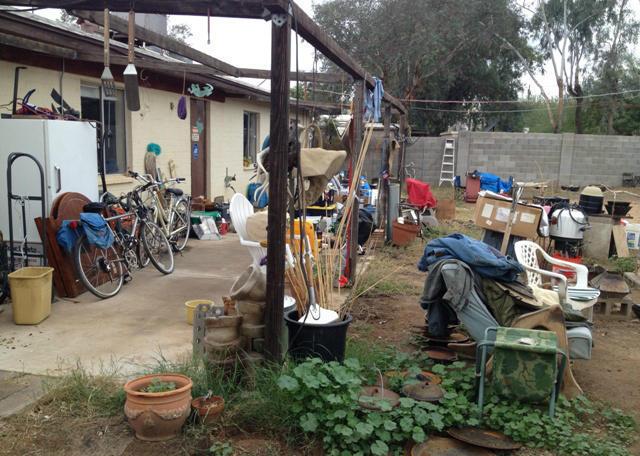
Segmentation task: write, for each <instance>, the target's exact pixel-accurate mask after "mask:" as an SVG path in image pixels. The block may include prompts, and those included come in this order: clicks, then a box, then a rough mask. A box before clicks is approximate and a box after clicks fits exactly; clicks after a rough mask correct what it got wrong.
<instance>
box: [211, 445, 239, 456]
mask: <svg viewBox="0 0 640 456" xmlns="http://www.w3.org/2000/svg"><path fill="white" fill-rule="evenodd" d="M209 453H211V454H212V455H213V456H231V455H232V454H233V447H232V446H231V444H229V443H228V442H216V443H214V444H213V445H211V448H209Z"/></svg>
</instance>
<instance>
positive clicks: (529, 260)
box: [514, 241, 600, 321]
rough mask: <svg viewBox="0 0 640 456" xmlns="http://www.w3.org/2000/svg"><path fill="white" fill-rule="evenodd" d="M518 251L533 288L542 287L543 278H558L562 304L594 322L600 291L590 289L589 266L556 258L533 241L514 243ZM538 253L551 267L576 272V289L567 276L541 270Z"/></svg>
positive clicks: (558, 290)
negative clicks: (570, 284)
mask: <svg viewBox="0 0 640 456" xmlns="http://www.w3.org/2000/svg"><path fill="white" fill-rule="evenodd" d="M514 250H515V253H516V258H517V260H518V262H519V263H520V264H521V265H522V266H524V268H525V271H526V274H527V281H528V283H529V285H530V286H536V287H540V288H542V278H543V276H546V277H549V278H553V279H556V280H557V282H558V283H557V286H556V287H554V290H555V291H557V293H558V296H559V298H560V302H561V303H564V304H567V305H569V307H571V308H572V309H573V310H576V311H580V312H583V314H584V315H585V316H586V317H587V318H588V319H589V320H590V321H591V320H592V319H593V305H594V304H595V303H596V302H597V301H598V297H599V296H600V290H597V289H595V288H591V287H590V286H589V270H588V269H587V267H586V266H584V265H582V264H576V263H571V262H569V261H563V260H559V259H557V258H553V257H552V256H550V255H548V254H547V252H545V251H544V250H543V249H542V247H540V246H539V245H538V244H536V243H535V242H532V241H518V242H516V243H515V244H514ZM538 253H540V254H541V255H542V257H543V258H544V259H545V260H546V261H547V262H548V263H550V264H555V265H557V266H562V267H563V268H568V269H573V270H574V271H575V274H576V284H575V286H567V277H566V276H564V275H562V274H558V273H556V272H552V271H547V270H544V269H541V268H540V265H539V264H538Z"/></svg>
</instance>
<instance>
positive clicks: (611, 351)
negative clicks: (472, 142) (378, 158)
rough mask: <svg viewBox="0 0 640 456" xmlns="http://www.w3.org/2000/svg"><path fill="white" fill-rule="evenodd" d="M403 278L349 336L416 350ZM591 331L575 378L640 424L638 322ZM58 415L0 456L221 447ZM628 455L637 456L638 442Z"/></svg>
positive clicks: (10, 429) (0, 449)
mask: <svg viewBox="0 0 640 456" xmlns="http://www.w3.org/2000/svg"><path fill="white" fill-rule="evenodd" d="M639 206H640V205H639ZM471 208H472V206H471V207H469V206H468V205H460V207H459V211H458V213H459V218H460V219H462V220H463V223H464V221H468V219H469V217H470V215H471V214H472V212H471ZM421 248H422V246H421V245H416V246H414V248H412V249H407V250H406V251H398V254H397V255H396V260H397V261H401V262H402V263H405V264H407V265H410V264H412V263H413V264H415V262H416V261H417V259H418V257H419V255H420V252H421ZM404 279H405V280H406V281H408V282H410V283H411V284H413V285H415V290H414V291H415V293H409V294H406V295H403V296H377V297H367V298H361V299H360V300H359V302H358V304H357V305H356V306H355V307H354V308H353V313H354V317H355V318H354V323H353V325H352V328H351V330H350V337H352V338H354V339H361V340H367V341H372V342H373V343H377V344H380V345H384V346H395V347H398V348H399V349H401V350H410V349H414V347H413V346H412V345H411V343H412V341H413V332H414V331H415V330H416V329H418V328H419V327H421V326H423V325H424V312H423V311H422V309H421V308H420V307H419V304H418V299H419V291H420V290H421V288H422V285H423V282H424V279H425V275H424V273H421V272H419V271H417V269H413V270H412V269H410V268H408V269H407V270H406V272H405V276H404ZM633 295H634V297H637V298H638V300H637V301H636V302H640V290H634V293H633ZM594 328H595V329H594V343H595V346H594V349H593V358H592V359H591V360H589V361H576V362H574V364H573V367H572V368H573V371H574V374H575V377H576V379H577V381H578V383H579V384H580V385H581V386H582V388H583V389H584V391H585V393H586V394H587V396H588V397H589V398H591V399H593V400H599V401H606V402H609V403H610V404H612V405H613V406H615V407H619V408H620V409H622V410H623V411H625V412H627V413H629V414H632V415H633V416H635V418H636V419H637V420H638V421H640V381H639V379H640V349H639V348H640V344H639V343H638V341H640V320H638V319H637V318H634V319H632V320H626V321H625V320H620V319H619V318H615V317H601V316H596V319H595V326H594ZM55 410H56V409H55V408H52V407H49V405H48V404H46V403H45V404H39V405H38V406H36V407H35V408H30V409H28V410H26V411H25V412H23V413H21V414H19V415H16V416H13V417H11V418H9V419H5V420H2V421H0V456H5V455H6V456H9V455H11V456H13V455H65V456H66V455H71V456H81V455H87V454H92V455H96V456H112V455H113V456H119V455H126V456H134V455H135V456H139V455H140V456H151V455H154V456H155V455H159V454H167V455H179V454H184V455H187V454H210V453H207V451H206V449H208V448H210V447H211V445H213V444H214V443H216V442H213V441H210V440H207V441H196V442H194V440H193V438H191V439H190V438H189V436H183V437H182V438H179V439H174V440H172V441H169V442H164V443H149V442H141V441H138V440H136V439H135V437H134V436H133V435H132V432H131V430H130V428H129V426H128V425H127V423H126V422H125V419H124V416H117V417H112V418H100V419H94V420H90V421H87V420H83V419H69V418H65V417H62V416H58V415H56V413H55ZM226 432H230V431H229V430H227V431H226ZM219 438H220V441H227V442H231V443H232V444H233V447H234V449H235V450H236V451H237V453H235V454H244V455H256V456H259V455H264V456H269V455H285V454H293V453H292V451H291V450H290V449H287V448H285V447H283V446H282V445H281V444H279V443H278V441H277V440H273V439H264V438H263V437H262V436H259V435H255V434H249V435H247V434H244V433H242V432H241V431H233V433H231V434H220V436H219ZM630 451H631V454H634V455H640V443H636V444H635V446H634V447H633V448H631V449H630ZM518 454H519V455H523V456H524V455H535V456H542V455H548V454H549V453H547V452H539V451H534V450H525V451H521V452H520V453H518Z"/></svg>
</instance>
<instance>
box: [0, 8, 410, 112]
mask: <svg viewBox="0 0 640 456" xmlns="http://www.w3.org/2000/svg"><path fill="white" fill-rule="evenodd" d="M130 4H131V2H130V0H105V1H103V2H96V1H94V0H70V1H69V6H72V7H73V8H74V9H76V10H90V11H102V9H103V8H104V7H105V6H107V7H108V8H109V9H110V10H112V11H121V12H124V11H128V10H129V7H130ZM0 5H17V6H25V7H43V8H47V7H48V8H60V7H61V6H65V5H63V4H61V2H60V1H56V0H0ZM289 5H291V16H292V27H293V28H294V29H295V30H296V31H297V32H298V34H299V35H300V36H301V37H302V38H304V39H305V40H306V41H307V42H309V43H310V44H311V45H312V46H314V47H315V48H316V49H317V50H319V51H320V52H322V54H324V56H325V57H327V58H328V59H329V60H331V61H332V62H334V63H335V64H336V65H338V66H339V67H340V68H341V69H343V70H344V71H345V72H347V73H348V74H349V75H351V76H352V77H353V78H354V79H364V81H365V82H366V84H367V86H368V87H370V88H373V86H374V80H373V75H371V74H369V73H367V72H366V71H365V70H364V69H363V68H362V66H360V64H359V63H358V62H357V61H356V60H355V59H354V58H353V57H351V56H350V55H349V54H348V53H347V52H346V51H345V50H344V49H342V48H341V47H340V46H339V45H338V43H337V42H336V41H335V40H334V39H333V38H331V37H330V36H329V35H327V34H326V33H325V32H324V31H323V30H322V29H321V28H320V26H318V24H316V23H315V22H314V21H313V19H311V18H310V17H309V16H308V15H307V13H305V12H304V11H303V10H302V9H301V8H300V7H299V6H298V5H297V4H296V3H295V2H290V1H289V0H217V1H215V2H214V1H212V0H208V1H207V0H182V1H179V0H136V2H135V10H136V12H139V13H150V14H178V15H180V14H183V15H194V16H207V15H211V16H218V17H236V18H247V19H269V18H270V15H271V14H279V13H286V12H288V11H289ZM97 16H99V15H97ZM97 21H98V19H96V23H99V22H97ZM120 21H122V22H126V21H123V20H122V19H120ZM112 28H113V29H114V30H116V29H115V28H114V26H113V25H112ZM121 33H124V32H121ZM136 33H138V32H137V31H136ZM160 36H162V35H160ZM164 38H166V37H164ZM141 39H144V38H141ZM145 41H149V42H151V43H153V44H156V45H157V46H160V47H162V48H165V46H162V45H161V44H159V43H155V42H154V41H153V40H145ZM174 41H175V40H174ZM183 46H184V47H185V48H187V49H191V48H189V47H188V46H185V45H183ZM165 49H167V50H170V51H171V49H168V48H165ZM191 51H195V50H191ZM171 52H176V51H171ZM195 52H198V51H195ZM176 53H177V54H180V53H179V52H176ZM201 54H203V55H204V56H207V55H206V54H204V53H201ZM180 55H182V54H180ZM190 55H193V54H191V53H190ZM185 57H188V58H190V59H192V60H195V61H198V62H200V63H203V62H201V61H200V59H196V58H193V57H191V56H185ZM207 57H209V58H211V59H213V57H211V56H207ZM218 62H220V61H218ZM210 63H211V64H212V65H213V62H212V61H210ZM223 63H224V62H223ZM227 65H228V64H227ZM216 69H218V68H216ZM227 69H228V70H229V71H230V72H227V71H225V73H227V74H230V75H232V76H236V75H235V74H233V71H231V69H230V68H227ZM384 100H385V101H386V102H388V103H390V104H391V105H392V106H393V107H394V108H395V109H396V110H398V111H399V112H400V113H403V114H406V113H407V109H406V107H405V106H404V105H403V104H402V102H401V101H400V100H398V99H396V98H395V97H393V96H392V95H391V94H389V93H387V92H385V94H384Z"/></svg>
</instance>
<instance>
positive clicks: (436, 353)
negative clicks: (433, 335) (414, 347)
mask: <svg viewBox="0 0 640 456" xmlns="http://www.w3.org/2000/svg"><path fill="white" fill-rule="evenodd" d="M425 353H426V354H427V356H428V357H429V358H431V359H432V360H434V361H442V362H445V363H452V362H453V361H457V360H458V354H457V353H456V352H454V351H453V350H451V349H449V348H445V347H429V348H427V349H426V350H425Z"/></svg>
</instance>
